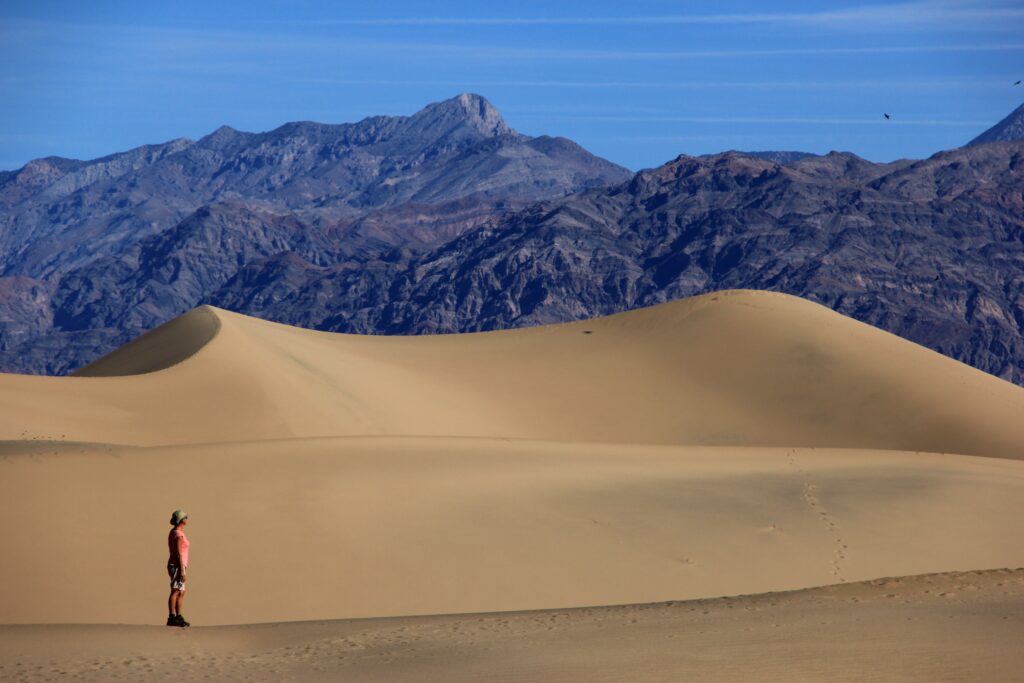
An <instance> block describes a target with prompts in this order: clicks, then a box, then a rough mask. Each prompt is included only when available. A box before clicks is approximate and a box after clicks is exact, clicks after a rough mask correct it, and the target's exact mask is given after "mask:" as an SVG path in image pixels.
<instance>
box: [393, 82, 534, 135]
mask: <svg viewBox="0 0 1024 683" xmlns="http://www.w3.org/2000/svg"><path fill="white" fill-rule="evenodd" d="M412 119H413V120H419V121H420V122H422V123H427V122H430V123H432V124H434V125H438V126H449V125H451V124H461V125H463V126H467V127H469V128H471V129H472V130H474V131H476V132H477V133H479V134H480V135H482V136H484V137H498V136H501V135H511V134H514V133H515V131H514V130H513V129H512V127H511V126H509V125H508V124H507V123H505V119H503V118H502V116H501V114H500V113H499V112H498V110H497V109H496V108H495V107H494V105H493V104H491V103H490V102H488V101H487V99H486V98H484V97H482V96H480V95H476V94H473V93H462V94H461V95H457V96H455V97H453V98H451V99H449V100H444V101H443V102H435V103H433V104H429V105H427V106H426V107H424V108H423V109H422V110H421V111H419V112H418V113H416V114H414V115H413V116H412Z"/></svg>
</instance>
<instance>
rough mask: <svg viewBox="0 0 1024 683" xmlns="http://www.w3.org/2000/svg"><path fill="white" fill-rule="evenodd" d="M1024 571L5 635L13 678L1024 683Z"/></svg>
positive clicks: (1, 650) (1, 652) (6, 665)
mask: <svg viewBox="0 0 1024 683" xmlns="http://www.w3.org/2000/svg"><path fill="white" fill-rule="evenodd" d="M1022 639H1024V570H1016V571H1011V570H995V571H989V572H968V573H956V574H939V575H925V576H918V577H910V578H890V579H882V580H877V581H871V582H865V583H856V584H846V585H843V586H834V587H828V588H814V589H805V590H801V591H795V592H790V593H771V594H766V595H756V596H746V597H736V598H725V599H722V598H719V599H712V600H701V601H689V602H685V601H684V602H671V603H655V604H645V605H623V606H618V607H593V608H584V609H578V610H544V611H533V612H500V613H491V614H465V615H450V616H428V617H401V618H390V619H364V620H347V621H314V622H292V623H286V624H259V625H249V626H221V627H192V628H190V629H188V630H182V629H167V628H166V627H159V626H79V625H67V626H54V625H48V626H6V627H5V626H0V677H3V678H4V680H10V681H12V682H13V681H47V680H67V679H74V680H81V681H116V680H131V681H134V680H153V681H172V680H173V681H200V680H217V681H275V682H276V681H282V680H298V681H338V680H353V681H428V682H429V681H437V682H438V683H441V682H445V683H448V682H451V683H459V682H461V681H467V682H468V681H544V680H547V681H638V682H644V681H687V680H697V681H708V682H712V683H713V682H716V681H721V682H723V683H732V682H734V681H749V680H754V681H769V682H770V681H785V682H787V683H790V682H793V681H920V682H921V683H937V682H941V681H1000V682H1009V681H1020V680H1024V672H1022V669H1021V657H1020V652H1019V649H1020V648H1019V646H1020V642H1021V641H1022Z"/></svg>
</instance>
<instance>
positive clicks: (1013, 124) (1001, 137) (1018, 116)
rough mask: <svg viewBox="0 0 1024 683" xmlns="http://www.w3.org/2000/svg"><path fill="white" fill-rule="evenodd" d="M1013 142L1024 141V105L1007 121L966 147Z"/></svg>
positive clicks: (998, 124) (1012, 113) (990, 129)
mask: <svg viewBox="0 0 1024 683" xmlns="http://www.w3.org/2000/svg"><path fill="white" fill-rule="evenodd" d="M1011 140H1024V104H1022V105H1020V106H1019V107H1017V108H1016V109H1014V110H1013V111H1012V112H1010V115H1009V116H1007V117H1006V118H1005V119H1003V120H1002V121H1000V122H999V123H997V124H996V125H994V126H992V127H991V128H989V129H988V130H986V131H985V132H984V133H982V134H981V135H979V136H978V137H976V138H974V139H973V140H971V141H970V142H968V143H967V144H966V145H965V147H970V146H971V145H981V144H984V143H986V142H1009V141H1011Z"/></svg>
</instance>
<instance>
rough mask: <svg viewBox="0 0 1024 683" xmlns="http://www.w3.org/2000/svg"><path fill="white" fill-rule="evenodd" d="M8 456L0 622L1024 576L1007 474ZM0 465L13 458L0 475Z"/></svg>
mask: <svg viewBox="0 0 1024 683" xmlns="http://www.w3.org/2000/svg"><path fill="white" fill-rule="evenodd" d="M16 451H17V447H15V446H13V445H12V446H10V447H8V448H6V449H4V451H0V454H2V455H0V473H2V476H0V518H2V519H3V520H4V529H5V535H4V553H3V554H2V556H0V576H2V577H3V581H0V623H25V622H35V623H57V622H74V623H83V622H87V623H160V621H161V620H162V619H163V618H164V616H165V612H164V610H163V607H164V605H163V602H164V599H165V597H166V591H167V576H166V574H165V573H164V568H163V563H164V562H165V561H166V557H167V546H166V542H165V535H166V533H167V530H168V528H169V527H168V526H167V517H168V515H169V513H170V511H171V510H173V509H175V508H185V509H186V510H187V511H188V512H189V515H190V521H189V526H188V535H189V539H190V540H191V542H192V548H191V553H190V566H189V581H190V587H189V593H188V600H187V605H186V613H187V614H189V615H190V616H191V617H192V618H193V620H194V622H195V623H197V624H225V623H228V624H230V623H251V622H262V621H286V620H303V619H325V618H343V617H365V616H387V615H409V614H436V613H459V612H477V611H507V610H523V609H546V608H556V607H569V606H580V605H607V604H620V603H631V602H648V601H657V600H678V599H685V598H698V597H714V596H720V595H737V594H750V593H762V592H766V591H778V590H789V589H795V588H803V587H807V586H817V585H824V584H835V583H841V582H844V581H845V582H852V581H858V580H862V579H872V578H877V577H882V576H898V575H908V574H918V573H925V572H935V571H951V570H968V569H989V568H996V567H1018V566H1024V542H1022V541H1021V535H1020V530H1019V527H1020V519H1021V518H1022V516H1024V463H1022V462H1021V461H1019V460H1010V459H1006V458H987V457H977V456H956V455H941V454H934V453H906V452H895V451H860V450H830V449H788V448H733V447H715V448H707V447H681V446H636V445H624V444H566V443H552V442H538V441H511V442H509V441H506V440H504V439H452V438H442V437H407V438H400V437H394V438H391V437H372V438H335V439H290V440H287V441H265V442H250V443H241V444H211V445H199V446H165V447H157V448H100V447H96V446H94V447H92V448H84V447H82V446H79V445H72V444H38V443H37V444H35V445H34V448H33V449H32V450H31V451H28V452H23V454H20V455H18V454H16ZM4 453H5V454H4Z"/></svg>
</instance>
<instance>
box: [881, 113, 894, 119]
mask: <svg viewBox="0 0 1024 683" xmlns="http://www.w3.org/2000/svg"><path fill="white" fill-rule="evenodd" d="M882 116H884V117H885V118H886V119H891V118H892V117H891V116H889V115H888V114H882Z"/></svg>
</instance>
